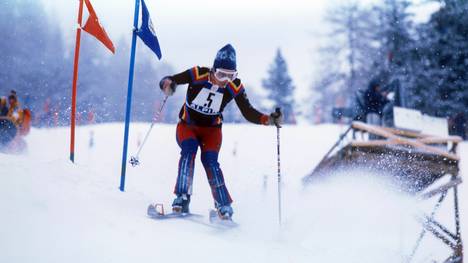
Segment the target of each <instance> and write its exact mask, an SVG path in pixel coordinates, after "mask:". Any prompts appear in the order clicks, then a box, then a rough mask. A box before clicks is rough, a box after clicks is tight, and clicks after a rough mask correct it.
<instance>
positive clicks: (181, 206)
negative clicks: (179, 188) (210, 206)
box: [172, 194, 190, 214]
mask: <svg viewBox="0 0 468 263" xmlns="http://www.w3.org/2000/svg"><path fill="white" fill-rule="evenodd" d="M189 204H190V195H188V194H181V195H177V197H176V199H174V202H172V212H174V213H182V214H188V213H190V211H189Z"/></svg>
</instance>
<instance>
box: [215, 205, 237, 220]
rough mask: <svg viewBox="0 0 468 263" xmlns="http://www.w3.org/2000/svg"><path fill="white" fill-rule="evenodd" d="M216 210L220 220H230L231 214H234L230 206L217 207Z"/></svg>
mask: <svg viewBox="0 0 468 263" xmlns="http://www.w3.org/2000/svg"><path fill="white" fill-rule="evenodd" d="M217 210H218V216H219V218H221V219H222V220H232V214H234V211H233V210H232V207H231V206H230V205H223V206H219V207H217Z"/></svg>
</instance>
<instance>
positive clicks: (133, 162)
mask: <svg viewBox="0 0 468 263" xmlns="http://www.w3.org/2000/svg"><path fill="white" fill-rule="evenodd" d="M167 98H169V96H167V95H166V96H165V97H164V100H163V102H162V104H161V107H159V110H158V112H156V117H155V118H154V120H153V121H152V122H151V126H150V128H149V130H148V132H146V135H145V138H144V139H143V142H142V143H141V145H140V147H139V148H138V151H137V153H136V155H134V156H131V157H130V161H129V162H130V164H131V165H132V166H133V167H135V166H137V165H139V164H140V160H139V156H140V152H141V149H143V146H145V143H146V140H147V139H148V136H149V135H150V133H151V130H152V129H153V126H154V124H155V123H156V122H157V121H158V120H159V117H160V116H161V112H162V110H163V109H164V105H166V101H167Z"/></svg>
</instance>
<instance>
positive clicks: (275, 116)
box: [268, 108, 283, 128]
mask: <svg viewBox="0 0 468 263" xmlns="http://www.w3.org/2000/svg"><path fill="white" fill-rule="evenodd" d="M268 124H270V125H275V126H276V127H278V128H281V124H283V113H281V109H280V108H276V111H275V112H272V113H271V114H270V117H269V119H268Z"/></svg>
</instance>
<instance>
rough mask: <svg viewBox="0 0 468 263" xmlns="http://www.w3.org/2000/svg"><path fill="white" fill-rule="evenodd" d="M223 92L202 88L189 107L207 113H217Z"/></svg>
mask: <svg viewBox="0 0 468 263" xmlns="http://www.w3.org/2000/svg"><path fill="white" fill-rule="evenodd" d="M223 95H224V94H223V93H220V92H215V91H212V90H209V89H206V88H203V89H202V90H201V91H200V93H198V95H197V97H196V98H195V99H194V100H193V101H192V103H190V105H189V106H190V108H192V109H194V110H196V111H198V112H200V113H203V114H207V115H217V114H219V110H220V109H221V103H222V101H223Z"/></svg>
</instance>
